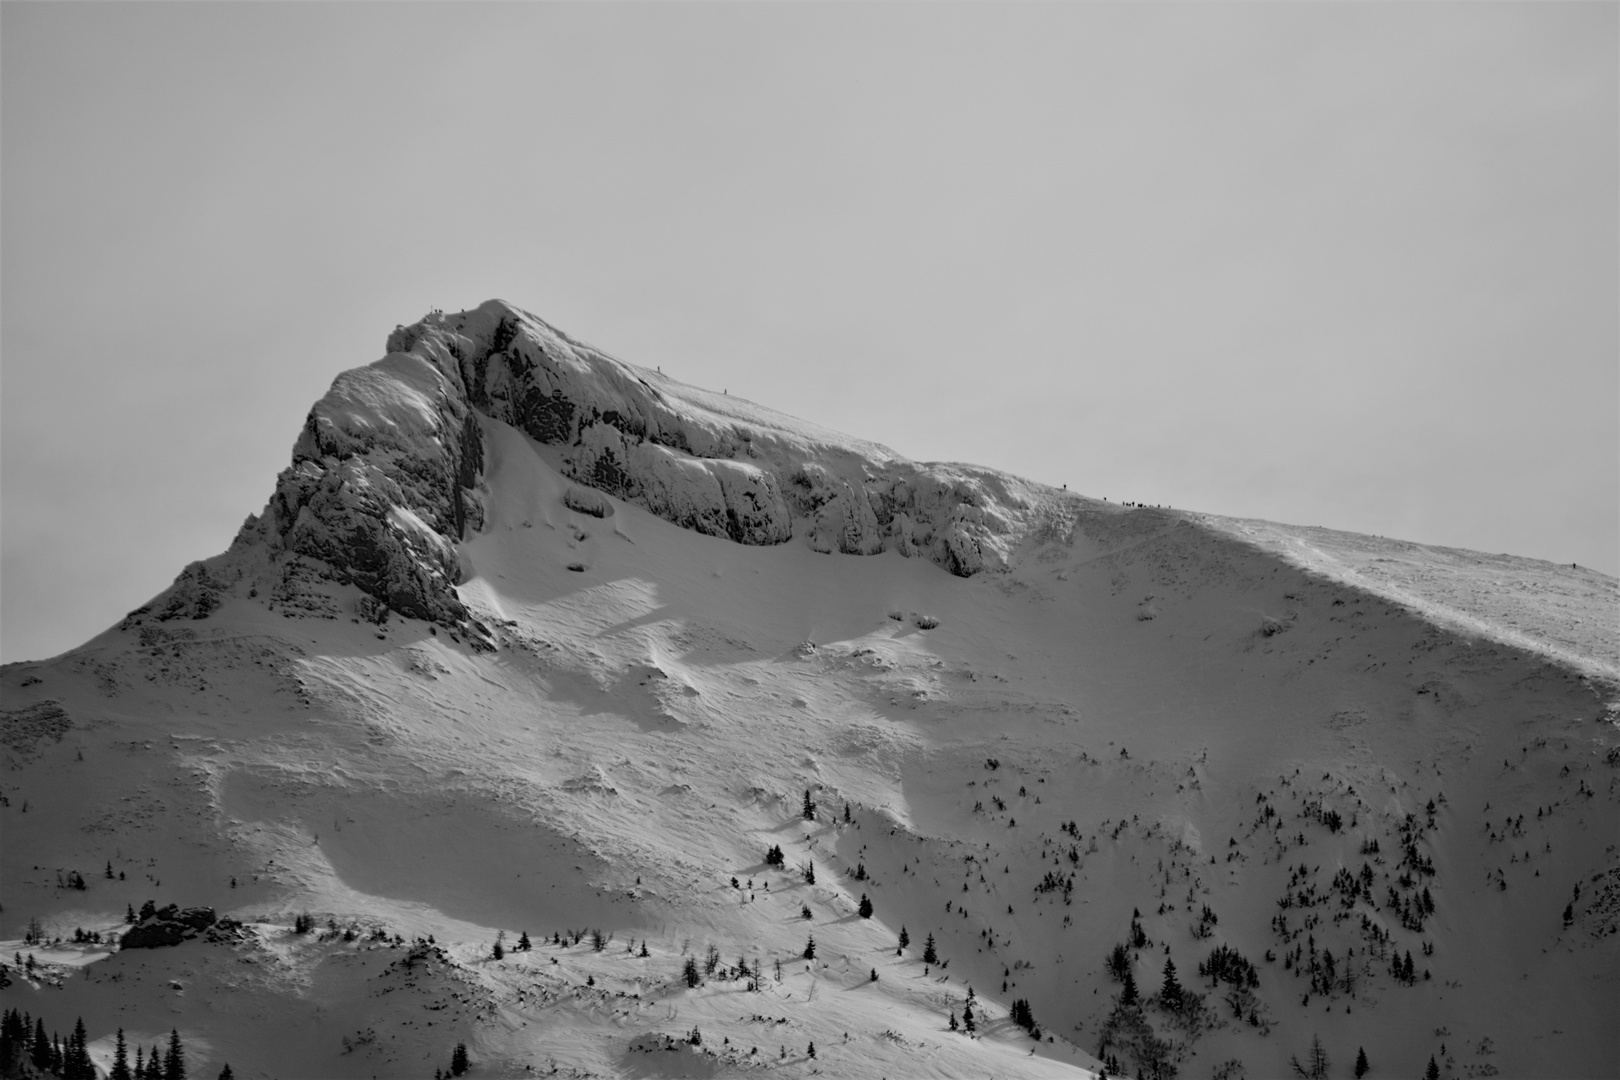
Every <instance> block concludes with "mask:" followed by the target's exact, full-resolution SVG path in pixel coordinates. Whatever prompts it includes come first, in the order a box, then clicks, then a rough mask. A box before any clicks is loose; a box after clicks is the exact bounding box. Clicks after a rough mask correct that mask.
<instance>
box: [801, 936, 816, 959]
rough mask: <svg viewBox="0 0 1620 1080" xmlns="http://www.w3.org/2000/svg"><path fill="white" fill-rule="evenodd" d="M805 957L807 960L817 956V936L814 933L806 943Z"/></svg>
mask: <svg viewBox="0 0 1620 1080" xmlns="http://www.w3.org/2000/svg"><path fill="white" fill-rule="evenodd" d="M804 958H805V959H806V960H814V959H815V958H816V937H815V935H814V934H811V935H810V937H809V938H808V939H807V940H806V941H805V943H804Z"/></svg>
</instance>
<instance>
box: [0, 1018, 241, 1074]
mask: <svg viewBox="0 0 1620 1080" xmlns="http://www.w3.org/2000/svg"><path fill="white" fill-rule="evenodd" d="M88 1043H89V1038H88V1035H87V1033H86V1032H85V1028H84V1019H83V1018H82V1017H81V1018H79V1019H78V1020H77V1021H76V1022H75V1023H74V1025H73V1033H72V1034H71V1035H69V1036H68V1037H67V1038H66V1039H63V1038H62V1037H61V1036H60V1035H52V1036H50V1037H47V1036H46V1034H45V1021H44V1019H43V1018H35V1017H31V1016H29V1015H28V1014H27V1013H24V1012H19V1011H18V1010H16V1009H8V1010H7V1011H6V1012H5V1014H4V1015H3V1016H0V1073H4V1074H5V1075H7V1076H15V1075H22V1074H25V1073H28V1072H29V1071H30V1070H31V1071H32V1072H34V1073H41V1074H44V1075H45V1076H51V1077H57V1078H59V1080H97V1075H98V1074H97V1071H96V1066H95V1064H94V1063H93V1062H92V1061H91V1060H90V1052H89V1049H88ZM25 1062H26V1065H25V1064H24V1063H25ZM107 1078H108V1080H186V1050H185V1045H184V1043H183V1042H182V1041H181V1039H180V1032H179V1031H178V1030H171V1031H170V1032H169V1046H168V1049H167V1051H163V1050H160V1049H159V1048H158V1047H156V1046H154V1047H152V1049H151V1052H150V1053H147V1052H146V1051H144V1050H143V1049H142V1048H141V1047H138V1046H137V1047H136V1048H135V1061H134V1063H133V1064H131V1062H130V1060H129V1046H128V1044H127V1043H126V1042H125V1040H124V1029H123V1028H119V1029H118V1041H117V1044H116V1047H115V1049H114V1051H113V1063H112V1068H111V1070H110V1071H109V1072H108V1073H107ZM231 1078H232V1073H231V1067H230V1065H228V1064H227V1065H226V1066H225V1067H224V1068H223V1069H221V1070H220V1073H219V1080H231Z"/></svg>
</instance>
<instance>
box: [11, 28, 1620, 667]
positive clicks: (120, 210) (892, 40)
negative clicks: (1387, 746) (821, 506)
mask: <svg viewBox="0 0 1620 1080" xmlns="http://www.w3.org/2000/svg"><path fill="white" fill-rule="evenodd" d="M1617 10H1620V9H1617V7H1616V6H1615V5H1614V4H1570V5H1559V4H1525V5H1515V4H1488V5H1412V6H1404V5H1398V4H1373V5H1354V6H1351V5H1346V6H1335V5H1306V6H1297V7H1296V6H1284V5H1275V4H1265V5H1252V6H1251V5H1216V6H1171V5H1147V6H1124V5H1119V6H1115V5H1074V6H1062V5H1053V4H1042V5H1028V6H1011V5H982V6H981V5H965V4H963V5H949V6H943V5H941V6H932V5H917V4H906V5H883V6H877V5H871V6H863V5H850V4H824V5H821V4H818V5H808V4H807V5H761V6H744V5H703V4H679V5H669V6H639V5H631V4H616V5H593V6H585V5H578V6H574V5H487V6H482V5H480V6H474V5H450V6H433V5H409V6H406V5H400V6H390V5H380V4H366V5H352V6H350V5H309V4H298V5H293V4H273V5H249V4H226V5H201V4H172V5H170V4H163V5H160V4H120V5H112V6H103V5H97V4H71V5H67V4H52V5H44V4H24V3H11V2H8V3H6V4H4V6H3V7H0V49H3V54H0V139H3V146H0V151H3V154H0V229H3V235H0V354H3V364H4V366H3V384H0V389H3V431H0V439H3V445H0V449H3V454H4V457H3V483H4V505H3V509H4V520H3V550H0V556H3V563H0V569H3V578H0V585H3V588H4V596H3V607H0V612H3V639H0V651H3V654H4V657H5V659H7V660H17V659H26V658H33V657H40V656H44V655H48V654H52V653H55V652H58V651H60V650H62V649H65V648H68V647H70V646H72V645H75V644H77V643H79V642H80V641H82V640H84V639H85V638H87V637H89V636H90V635H92V634H94V633H97V632H99V631H100V630H102V629H104V628H105V627H107V626H108V625H110V624H111V623H113V622H115V621H116V620H117V619H118V618H119V617H121V616H122V615H123V613H124V612H126V611H128V610H129V609H130V608H133V607H135V606H137V605H139V604H140V603H142V602H143V601H145V600H146V599H148V598H149V597H151V596H152V595H153V594H154V593H156V592H157V591H159V590H160V589H161V588H163V587H164V586H165V585H166V584H167V583H168V582H169V581H170V580H171V579H172V578H173V576H174V574H175V573H176V572H178V571H179V569H180V568H181V566H182V565H184V564H185V563H186V562H188V561H190V560H193V559H197V558H202V557H206V556H208V555H212V554H215V553H217V552H218V551H220V550H223V549H224V547H225V546H226V545H227V544H228V543H229V541H230V538H231V536H232V535H233V533H234V532H235V530H236V528H237V526H238V525H239V524H240V523H241V520H242V519H243V517H245V516H246V515H247V514H249V513H253V512H257V511H258V510H259V509H261V508H262V506H263V505H264V501H265V499H266V498H267V497H268V495H269V493H270V491H271V487H272V484H273V481H274V477H275V473H276V472H277V471H278V470H279V469H280V468H282V467H283V466H284V465H285V464H286V463H287V460H288V454H289V451H290V449H291V446H292V441H293V438H294V436H295V435H296V433H297V431H298V428H299V425H300V423H301V422H302V420H303V416H304V413H305V412H306V410H307V409H308V407H309V405H310V404H311V403H312V402H313V401H314V400H315V398H317V397H318V396H319V395H320V394H321V393H322V392H324V390H325V389H326V387H327V385H328V384H329V383H330V381H331V379H332V378H333V376H335V375H336V374H337V373H338V372H339V371H341V370H343V369H344V368H348V367H353V366H356V365H358V364H363V363H367V362H369V361H371V360H374V359H376V358H377V357H378V356H379V355H381V351H382V343H383V338H384V336H385V335H386V333H387V331H388V330H390V329H391V328H392V327H393V326H394V324H396V323H399V322H409V321H413V320H414V319H416V318H418V317H420V316H421V315H422V314H424V313H425V312H426V311H427V310H428V309H429V308H431V307H442V308H446V309H455V308H461V307H467V306H471V305H473V304H475V303H477V302H479V301H481V300H484V299H487V298H489V297H492V296H500V297H504V298H506V299H509V300H512V301H514V302H515V303H518V304H519V305H521V306H523V307H526V308H528V309H530V310H532V311H534V312H535V313H536V314H538V315H540V316H542V317H543V318H546V319H548V320H549V321H551V322H553V323H555V324H557V325H559V326H561V327H562V328H564V329H565V330H567V331H569V332H570V333H571V334H574V335H576V336H578V337H582V338H584V339H586V340H589V341H591V342H593V343H594V344H596V345H598V346H600V347H602V348H605V349H607V350H608V351H610V352H612V353H614V354H616V355H619V356H621V357H623V358H624V359H627V360H629V361H631V362H634V363H640V364H645V365H649V366H651V365H654V364H658V365H662V366H663V368H664V370H665V371H666V372H668V373H670V374H672V375H675V376H676V377H678V378H681V379H684V380H686V381H689V382H693V383H697V384H699V385H703V386H709V387H713V388H717V389H718V388H727V389H729V391H730V392H732V393H735V394H742V395H744V396H747V397H749V398H752V399H754V400H757V401H760V402H762V403H765V404H768V405H771V406H773V407H775V408H779V409H782V410H784V411H787V412H790V413H794V414H796V415H799V416H802V417H804V418H806V419H809V420H813V421H815V422H817V423H820V424H823V425H825V426H828V427H832V428H835V429H839V430H842V431H845V432H848V433H850V434H852V435H858V436H862V437H865V438H871V439H875V440H877V441H880V442H884V443H887V444H888V445H890V446H891V447H893V448H894V449H895V450H897V451H899V452H900V453H903V454H906V455H908V456H910V457H913V458H917V459H921V460H939V459H947V460H959V461H972V462H976V463H980V464H985V465H991V466H995V467H997V468H1002V469H1006V470H1008V471H1010V472H1014V473H1018V474H1021V475H1025V476H1028V477H1031V478H1034V479H1038V480H1044V481H1048V482H1051V483H1054V484H1058V483H1067V484H1068V485H1069V486H1070V487H1071V488H1073V489H1076V490H1079V491H1082V492H1085V493H1087V494H1092V495H1098V496H1108V497H1110V498H1112V499H1115V500H1116V501H1117V500H1121V499H1138V500H1141V501H1145V502H1152V503H1167V504H1171V505H1175V506H1182V507H1189V508H1194V509H1200V510H1208V511H1213V512H1217V513H1227V514H1234V515H1241V516H1256V517H1266V518H1271V519H1273V520H1279V521H1287V522H1295V523H1300V524H1321V525H1329V526H1334V527H1339V528H1345V529H1352V530H1355V531H1359V532H1369V533H1379V534H1383V535H1393V536H1401V537H1405V538H1407V539H1412V540H1419V541H1424V542H1430V543H1440V544H1448V545H1454V546H1462V547H1473V548H1480V549H1484V550H1489V551H1511V552H1513V553H1515V554H1522V555H1530V556H1535V557H1540V558H1545V559H1549V560H1553V561H1562V562H1580V563H1581V564H1583V565H1587V566H1593V567H1596V568H1598V569H1601V570H1603V571H1605V572H1607V573H1610V574H1614V573H1616V572H1617V571H1620V552H1617V545H1620V540H1617V532H1620V524H1617V523H1620V299H1617V298H1620V215H1617V203H1620V154H1617V141H1620V140H1617V134H1616V133H1617V131H1620V107H1617V100H1620V94H1617V89H1616V88H1617V85H1620V63H1617V55H1620V47H1617V40H1620V33H1617V31H1620V26H1617Z"/></svg>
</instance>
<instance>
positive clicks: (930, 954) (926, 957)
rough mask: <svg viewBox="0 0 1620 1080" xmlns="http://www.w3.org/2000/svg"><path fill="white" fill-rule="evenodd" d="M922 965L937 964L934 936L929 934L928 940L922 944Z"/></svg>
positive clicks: (937, 954) (937, 957) (937, 955)
mask: <svg viewBox="0 0 1620 1080" xmlns="http://www.w3.org/2000/svg"><path fill="white" fill-rule="evenodd" d="M923 963H925V964H937V963H939V953H938V952H936V951H935V950H934V935H933V934H929V935H928V940H927V941H926V942H925V943H924V944H923Z"/></svg>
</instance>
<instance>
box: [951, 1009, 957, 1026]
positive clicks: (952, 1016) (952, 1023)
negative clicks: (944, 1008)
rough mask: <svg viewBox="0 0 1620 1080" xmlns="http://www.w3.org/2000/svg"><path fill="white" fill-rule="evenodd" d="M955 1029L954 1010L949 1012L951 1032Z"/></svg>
mask: <svg viewBox="0 0 1620 1080" xmlns="http://www.w3.org/2000/svg"><path fill="white" fill-rule="evenodd" d="M956 1028H957V1023H956V1010H955V1009H952V1010H951V1030H952V1031H955V1030H956Z"/></svg>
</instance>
